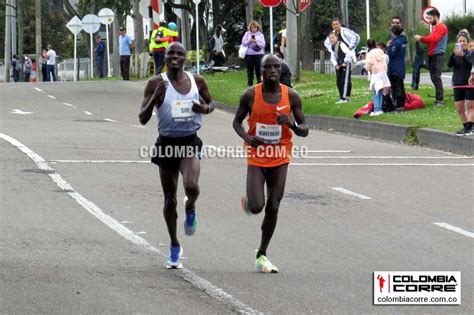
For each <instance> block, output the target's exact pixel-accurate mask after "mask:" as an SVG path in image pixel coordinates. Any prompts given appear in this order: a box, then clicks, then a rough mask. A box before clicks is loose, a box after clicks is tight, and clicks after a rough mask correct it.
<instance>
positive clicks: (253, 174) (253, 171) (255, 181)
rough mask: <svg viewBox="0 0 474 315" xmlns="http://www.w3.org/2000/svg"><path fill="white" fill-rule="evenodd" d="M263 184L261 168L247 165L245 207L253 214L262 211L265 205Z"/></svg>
mask: <svg viewBox="0 0 474 315" xmlns="http://www.w3.org/2000/svg"><path fill="white" fill-rule="evenodd" d="M264 184H265V176H264V174H263V170H262V169H261V168H260V167H258V166H253V165H249V166H248V167H247V208H248V209H249V210H250V212H252V213H253V214H257V213H260V212H262V210H263V207H264V206H265V194H264V191H263V186H264Z"/></svg>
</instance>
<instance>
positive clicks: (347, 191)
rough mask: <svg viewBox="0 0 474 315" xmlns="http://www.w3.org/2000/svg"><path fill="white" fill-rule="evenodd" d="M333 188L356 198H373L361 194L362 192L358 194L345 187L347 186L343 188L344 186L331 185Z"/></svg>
mask: <svg viewBox="0 0 474 315" xmlns="http://www.w3.org/2000/svg"><path fill="white" fill-rule="evenodd" d="M331 188H332V189H334V190H336V191H338V192H341V193H343V194H346V195H349V196H352V197H354V198H357V199H361V200H370V199H372V198H370V197H368V196H364V195H361V194H358V193H355V192H353V191H350V190H348V189H345V188H342V187H331Z"/></svg>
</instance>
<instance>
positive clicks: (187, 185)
mask: <svg viewBox="0 0 474 315" xmlns="http://www.w3.org/2000/svg"><path fill="white" fill-rule="evenodd" d="M179 170H180V171H181V175H183V186H184V193H185V194H186V196H187V197H188V201H187V202H186V206H185V207H186V211H190V210H194V209H195V203H196V200H197V198H198V196H199V184H198V182H199V174H200V172H201V162H200V161H199V159H198V158H196V157H192V158H186V159H183V160H182V161H181V164H180V166H179Z"/></svg>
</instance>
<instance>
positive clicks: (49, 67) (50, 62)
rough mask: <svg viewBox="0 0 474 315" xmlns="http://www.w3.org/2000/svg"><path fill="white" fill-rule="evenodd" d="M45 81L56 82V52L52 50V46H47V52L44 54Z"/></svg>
mask: <svg viewBox="0 0 474 315" xmlns="http://www.w3.org/2000/svg"><path fill="white" fill-rule="evenodd" d="M46 57H47V61H46V81H48V82H49V81H51V79H52V81H53V82H55V81H56V70H55V66H56V51H54V50H53V46H51V45H48V52H47V53H46Z"/></svg>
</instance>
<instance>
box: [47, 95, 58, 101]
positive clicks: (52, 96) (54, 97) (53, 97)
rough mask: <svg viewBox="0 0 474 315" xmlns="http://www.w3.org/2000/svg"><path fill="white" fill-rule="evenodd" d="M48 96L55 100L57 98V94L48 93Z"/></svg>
mask: <svg viewBox="0 0 474 315" xmlns="http://www.w3.org/2000/svg"><path fill="white" fill-rule="evenodd" d="M48 97H49V98H52V99H53V100H55V99H56V96H54V95H50V94H48Z"/></svg>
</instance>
